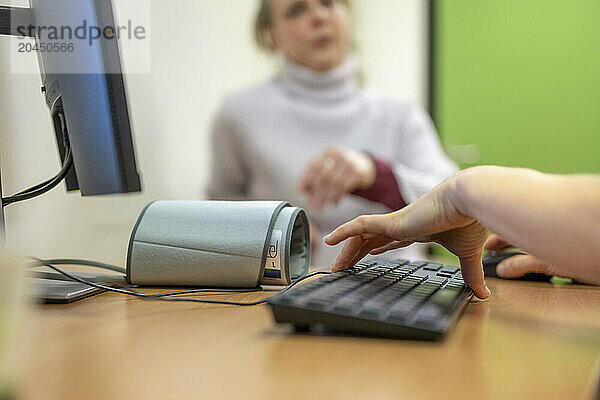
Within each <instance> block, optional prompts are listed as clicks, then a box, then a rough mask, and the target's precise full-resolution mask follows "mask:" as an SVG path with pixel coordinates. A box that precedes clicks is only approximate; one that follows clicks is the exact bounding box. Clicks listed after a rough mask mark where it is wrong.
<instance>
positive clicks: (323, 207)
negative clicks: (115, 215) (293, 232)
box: [207, 0, 456, 265]
mask: <svg viewBox="0 0 600 400" xmlns="http://www.w3.org/2000/svg"><path fill="white" fill-rule="evenodd" d="M260 3H261V4H260V10H259V13H258V16H257V20H256V39H257V41H258V44H259V45H260V46H261V47H262V48H264V49H267V50H269V51H272V52H275V53H277V54H280V55H281V56H282V58H283V59H284V61H283V65H282V67H281V70H280V71H279V73H278V74H277V75H276V76H275V77H274V78H273V79H271V80H269V81H267V82H265V83H262V84H260V85H258V86H256V87H254V88H251V89H249V90H245V91H243V92H241V93H238V94H235V95H232V96H230V97H228V98H227V99H226V100H225V102H224V104H223V106H222V108H221V110H220V111H219V112H218V114H217V116H216V119H215V123H214V126H213V134H212V147H213V148H212V155H213V161H212V170H211V177H210V183H209V186H208V188H207V192H208V197H209V198H211V199H218V200H231V199H236V200H241V199H244V200H263V199H264V200H266V199H268V200H276V199H280V200H286V201H290V202H291V203H293V204H294V205H296V206H299V207H303V208H305V209H306V211H307V212H308V215H309V218H310V221H311V239H312V240H311V241H312V242H313V265H330V264H331V263H332V262H333V261H334V259H335V256H336V255H337V250H336V249H331V248H325V247H324V246H322V245H321V244H322V241H321V232H328V231H330V230H331V229H333V228H334V227H336V226H337V225H339V224H340V223H342V222H344V221H347V220H348V219H351V218H354V217H356V216H358V215H360V214H365V213H369V214H376V213H386V212H389V211H390V210H392V211H393V210H398V209H401V208H403V207H404V206H405V205H407V204H409V203H411V202H413V201H414V200H416V199H417V198H418V197H420V196H421V195H423V194H425V193H427V192H428V191H430V190H431V189H432V188H433V187H434V186H436V185H437V184H438V183H440V182H441V181H442V180H444V179H445V178H446V177H448V176H450V175H452V174H453V173H454V172H455V171H456V166H455V165H454V163H453V162H452V161H450V160H449V159H448V158H447V157H446V155H445V154H444V152H443V150H442V148H441V146H440V143H439V140H438V136H437V134H436V131H435V128H434V126H433V124H432V122H431V120H430V118H429V117H428V115H427V114H426V113H425V112H424V111H423V110H422V109H421V108H419V107H417V106H414V105H410V104H405V103H402V102H399V101H395V100H390V99H386V98H382V97H379V96H376V95H373V94H370V93H367V92H365V91H364V90H362V89H361V88H360V86H359V82H358V79H357V72H358V69H357V64H356V62H355V61H354V59H353V58H352V56H351V55H350V49H351V37H352V34H351V27H350V23H349V22H350V6H349V3H348V1H344V0H262V1H261V2H260ZM400 251H402V252H403V254H402V253H401V254H396V255H397V256H404V257H407V258H416V257H420V256H422V254H420V251H418V250H417V249H414V248H413V249H410V248H409V249H403V250H400Z"/></svg>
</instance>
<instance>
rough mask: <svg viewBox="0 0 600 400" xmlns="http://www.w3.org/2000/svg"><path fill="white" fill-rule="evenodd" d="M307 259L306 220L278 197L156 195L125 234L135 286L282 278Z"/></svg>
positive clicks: (298, 271)
mask: <svg viewBox="0 0 600 400" xmlns="http://www.w3.org/2000/svg"><path fill="white" fill-rule="evenodd" d="M309 263H310V237H309V227H308V219H307V217H306V214H305V212H304V211H303V210H302V209H300V208H297V207H292V206H291V205H290V204H288V203H286V202H262V201H261V202H258V201H256V202H253V201H240V202H236V201H157V202H154V203H150V204H149V205H148V206H147V207H146V208H145V209H144V210H143V211H142V213H141V215H140V216H139V218H138V220H137V223H136V224H135V227H134V228H133V232H132V233H131V239H130V241H129V249H128V253H127V280H128V282H129V283H131V284H134V285H142V286H203V287H204V286H206V287H226V288H255V287H257V286H260V285H261V284H265V285H289V284H290V283H291V281H292V280H294V279H297V278H299V277H301V276H302V275H304V274H306V273H307V272H308V266H309Z"/></svg>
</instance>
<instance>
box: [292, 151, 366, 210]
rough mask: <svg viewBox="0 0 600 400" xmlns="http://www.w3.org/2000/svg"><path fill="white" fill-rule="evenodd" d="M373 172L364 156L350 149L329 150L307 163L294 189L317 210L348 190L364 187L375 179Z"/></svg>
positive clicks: (335, 201) (339, 197)
mask: <svg viewBox="0 0 600 400" xmlns="http://www.w3.org/2000/svg"><path fill="white" fill-rule="evenodd" d="M375 174H376V168H375V163H374V162H373V160H372V159H371V157H369V156H368V155H366V154H364V153H361V152H358V151H355V150H350V149H330V150H327V151H325V152H324V153H323V154H321V155H320V156H319V157H317V158H316V159H315V160H313V161H312V162H311V163H310V165H309V167H308V168H307V170H306V172H305V173H304V175H303V177H302V179H301V180H300V182H299V183H298V190H299V191H301V192H303V193H305V194H306V195H307V196H308V201H309V203H310V204H312V205H313V206H315V207H316V208H317V209H319V210H321V209H323V207H324V206H325V205H327V204H335V205H337V204H338V203H339V202H340V200H341V199H342V197H344V195H346V194H348V193H352V192H354V191H356V190H361V189H368V188H369V187H371V185H373V182H375Z"/></svg>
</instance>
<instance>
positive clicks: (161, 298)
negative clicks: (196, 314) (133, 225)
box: [36, 259, 330, 307]
mask: <svg viewBox="0 0 600 400" xmlns="http://www.w3.org/2000/svg"><path fill="white" fill-rule="evenodd" d="M36 261H37V263H38V266H46V267H49V268H51V269H53V270H54V271H56V272H58V273H59V274H62V275H64V276H66V277H67V278H69V279H71V280H74V281H75V282H79V283H82V284H84V285H87V286H91V287H94V288H96V289H102V290H106V291H109V292H115V293H120V294H124V295H129V296H135V297H138V298H141V299H144V300H158V301H177V302H187V303H203V304H220V305H229V306H240V307H247V306H257V305H261V304H265V303H267V302H268V301H269V300H271V299H272V298H274V297H276V296H280V295H282V294H283V293H285V292H287V291H288V290H290V289H291V288H293V287H294V286H296V285H297V284H298V283H300V282H302V281H304V280H306V279H308V278H312V277H314V276H317V275H329V274H330V272H313V273H311V274H308V275H305V276H303V277H301V278H299V279H298V280H296V281H295V282H294V283H292V284H291V285H288V286H286V287H285V289H283V290H281V291H280V292H279V293H277V294H276V295H273V296H270V297H267V298H266V299H262V300H258V301H253V302H248V303H240V302H235V301H220V300H200V299H180V298H172V296H178V295H182V294H191V293H202V292H214V291H219V292H227V291H229V292H236V293H237V292H240V290H235V289H234V290H224V289H192V290H182V291H178V292H169V293H159V294H144V293H137V292H134V291H131V290H124V289H117V288H113V287H110V286H105V285H101V284H97V283H93V282H89V281H86V280H85V279H81V278H79V277H77V276H74V275H71V274H69V273H68V272H66V271H63V270H61V269H59V268H57V267H56V266H54V265H52V264H51V263H49V262H47V261H44V260H39V259H36ZM258 291H262V289H242V290H241V292H242V293H248V292H258Z"/></svg>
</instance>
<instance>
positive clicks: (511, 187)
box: [453, 167, 600, 283]
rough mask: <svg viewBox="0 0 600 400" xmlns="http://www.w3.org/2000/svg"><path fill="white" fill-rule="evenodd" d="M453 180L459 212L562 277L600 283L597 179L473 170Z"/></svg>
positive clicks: (496, 169) (599, 184)
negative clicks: (473, 219)
mask: <svg viewBox="0 0 600 400" xmlns="http://www.w3.org/2000/svg"><path fill="white" fill-rule="evenodd" d="M453 179H454V180H455V184H454V185H453V188H454V189H453V192H454V196H455V199H456V200H457V204H458V205H459V208H460V211H461V212H464V213H465V214H467V215H469V216H471V217H473V218H475V219H477V220H478V221H480V222H481V223H482V224H483V225H485V226H486V227H487V228H488V229H490V230H491V231H493V232H495V233H497V234H499V235H500V236H502V237H503V238H505V239H506V240H507V241H509V242H510V243H512V244H513V245H515V246H517V247H519V248H522V249H523V250H525V251H527V252H529V253H531V254H533V255H536V256H538V257H540V258H542V259H544V260H546V261H548V262H550V263H552V264H554V265H556V266H557V267H559V268H560V270H561V271H564V272H565V274H566V275H569V276H571V277H574V278H582V277H583V278H584V280H586V281H588V282H590V283H600V177H595V176H582V175H578V176H557V175H546V174H542V173H539V172H536V171H532V170H525V169H512V168H501V167H477V168H473V169H470V170H466V171H463V172H461V173H459V174H458V175H457V176H456V177H455V178H453ZM590 279H591V280H590Z"/></svg>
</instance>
